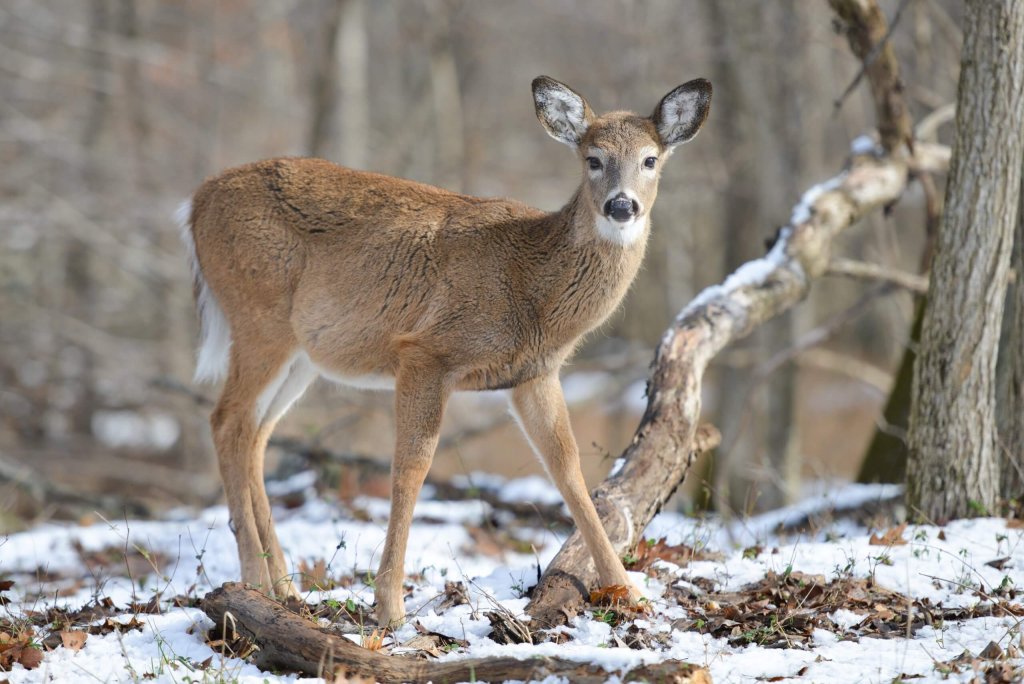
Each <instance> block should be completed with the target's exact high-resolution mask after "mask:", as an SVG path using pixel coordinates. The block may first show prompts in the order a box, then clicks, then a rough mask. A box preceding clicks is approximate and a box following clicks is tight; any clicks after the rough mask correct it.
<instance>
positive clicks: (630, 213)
mask: <svg viewBox="0 0 1024 684" xmlns="http://www.w3.org/2000/svg"><path fill="white" fill-rule="evenodd" d="M639 211H640V205H639V204H637V202H636V200H635V199H631V198H630V197H629V196H628V195H626V193H624V192H620V193H619V194H618V195H616V196H615V197H612V198H611V199H610V200H608V201H607V202H605V203H604V213H605V215H606V216H610V217H612V218H613V219H614V220H616V221H629V220H630V219H632V218H633V217H634V216H636V215H637V213H638V212H639Z"/></svg>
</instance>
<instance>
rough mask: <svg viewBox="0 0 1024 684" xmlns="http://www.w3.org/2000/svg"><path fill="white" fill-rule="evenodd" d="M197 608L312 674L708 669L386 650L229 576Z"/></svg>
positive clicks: (412, 678) (670, 673)
mask: <svg viewBox="0 0 1024 684" xmlns="http://www.w3.org/2000/svg"><path fill="white" fill-rule="evenodd" d="M203 611H205V612H206V614H207V615H208V616H210V619H212V620H213V621H214V622H215V623H216V625H217V627H216V629H218V630H220V631H222V632H223V633H224V634H226V635H227V636H228V638H227V639H226V640H228V641H233V640H234V637H242V638H245V639H248V640H249V641H251V642H252V643H254V644H256V645H257V646H259V650H257V651H256V652H255V656H254V661H255V662H256V664H257V665H258V666H259V667H261V668H264V669H272V670H279V669H285V670H294V671H298V672H301V673H303V674H306V675H309V676H312V677H322V676H325V675H327V676H328V677H329V676H331V675H333V677H334V678H335V680H336V681H337V680H339V679H340V680H341V681H367V682H377V681H380V682H426V681H432V682H438V683H441V682H469V681H506V680H510V679H511V680H522V681H534V680H541V679H544V678H546V677H549V676H552V675H554V676H558V677H567V678H568V679H569V680H570V681H573V682H586V683H588V684H598V683H599V682H605V681H608V679H609V678H611V676H612V675H617V676H618V677H620V679H621V681H623V682H630V681H658V682H676V683H677V684H686V683H689V684H711V676H710V675H709V674H708V672H707V670H705V669H704V668H701V667H697V666H696V665H691V664H689V663H684V662H682V661H680V660H665V661H663V662H661V663H657V664H655V665H645V666H641V667H637V668H634V669H632V670H630V671H629V672H626V673H625V674H620V673H611V672H607V671H605V670H602V669H601V668H599V667H595V666H593V665H588V664H586V663H582V662H579V661H575V660H567V659H564V658H552V657H542V658H527V659H518V658H512V657H507V658H467V659H464V660H448V661H444V662H437V661H430V660H419V659H413V658H403V657H398V656H387V655H384V654H382V653H377V652H375V651H371V650H369V649H365V648H362V647H361V646H357V645H356V644H354V643H353V642H351V641H349V640H348V639H346V638H345V637H341V636H337V635H335V634H330V633H327V632H324V631H322V630H320V629H319V628H318V627H317V626H316V624H314V623H313V622H310V621H309V620H307V619H306V618H303V617H301V616H299V615H296V614H295V613H293V612H291V611H290V610H288V609H287V608H285V607H284V606H282V605H280V604H279V603H276V602H275V601H273V600H271V599H269V598H267V597H266V596H264V595H263V594H261V593H259V592H258V591H256V590H255V589H247V588H246V587H244V586H243V585H241V584H238V583H235V582H228V583H227V584H225V585H224V586H223V587H220V588H218V589H214V590H213V591H211V592H210V593H209V594H207V595H206V597H205V598H204V599H203Z"/></svg>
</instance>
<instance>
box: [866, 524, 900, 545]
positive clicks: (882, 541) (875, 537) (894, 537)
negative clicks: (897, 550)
mask: <svg viewBox="0 0 1024 684" xmlns="http://www.w3.org/2000/svg"><path fill="white" fill-rule="evenodd" d="M906 529H907V523H902V524H900V525H897V526H895V527H890V528H889V529H888V530H886V531H885V533H884V534H881V535H879V534H878V533H877V532H876V533H874V534H872V535H871V539H870V540H868V544H870V545H871V546H905V545H906V544H907V543H908V542H907V540H906V539H904V538H903V532H904V530H906Z"/></svg>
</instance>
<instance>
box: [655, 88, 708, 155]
mask: <svg viewBox="0 0 1024 684" xmlns="http://www.w3.org/2000/svg"><path fill="white" fill-rule="evenodd" d="M710 111H711V81H708V80H707V79H703V78H695V79H693V80H692V81H688V82H686V83H684V84H683V85H681V86H679V87H678V88H676V89H675V90H673V91H672V92H671V93H669V94H668V95H666V96H665V97H663V98H662V99H661V102H659V103H658V106H657V107H655V108H654V114H652V115H651V120H652V121H654V125H655V126H656V127H657V129H658V136H659V137H660V138H661V143H662V144H663V145H665V147H668V148H672V147H675V146H676V145H680V144H682V143H684V142H688V141H690V140H693V137H694V136H695V135H697V131H699V130H700V127H701V126H703V125H704V122H705V121H706V120H707V118H708V112H710Z"/></svg>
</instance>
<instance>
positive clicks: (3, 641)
mask: <svg viewBox="0 0 1024 684" xmlns="http://www.w3.org/2000/svg"><path fill="white" fill-rule="evenodd" d="M9 627H14V629H13V630H12V631H0V672H9V671H10V670H11V669H12V668H13V667H14V665H15V664H18V665H22V666H24V667H25V669H27V670H32V669H34V668H37V667H39V664H40V663H41V662H43V650H42V648H41V647H40V646H39V645H38V644H36V643H35V641H34V640H33V638H32V637H33V633H32V629H31V628H26V627H24V626H17V625H9Z"/></svg>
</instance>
